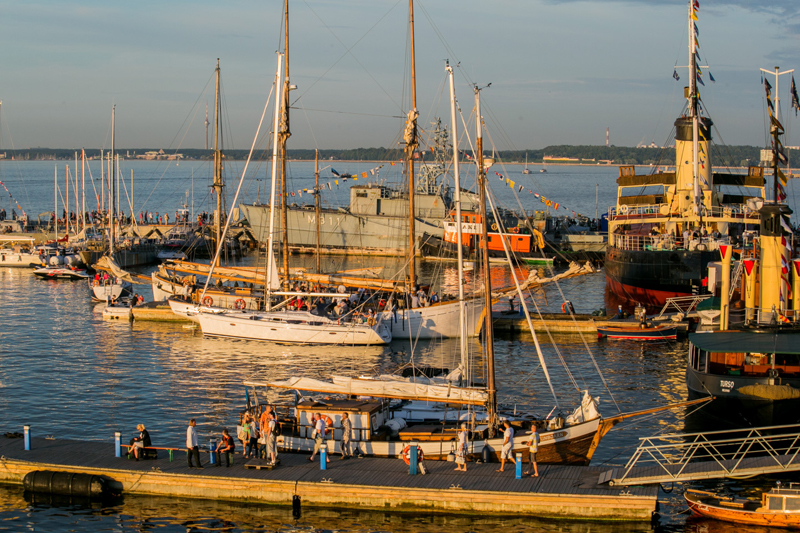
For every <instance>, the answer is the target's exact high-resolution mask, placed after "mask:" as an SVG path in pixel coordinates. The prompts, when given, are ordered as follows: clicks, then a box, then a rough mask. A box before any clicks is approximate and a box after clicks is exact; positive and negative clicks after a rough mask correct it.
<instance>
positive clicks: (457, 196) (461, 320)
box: [445, 61, 472, 385]
mask: <svg viewBox="0 0 800 533" xmlns="http://www.w3.org/2000/svg"><path fill="white" fill-rule="evenodd" d="M445 70H446V71H447V78H448V80H449V81H450V121H451V126H450V128H451V130H452V131H451V139H452V143H453V181H454V184H455V192H454V196H453V202H454V203H455V205H456V238H457V242H458V245H457V246H456V250H457V251H458V310H459V316H458V325H459V328H458V330H459V332H460V333H461V334H460V335H459V336H458V339H459V343H460V348H461V366H462V367H463V368H462V370H463V374H464V382H465V383H466V384H467V385H469V384H470V383H471V382H472V375H471V372H470V367H469V357H467V314H466V313H467V309H466V305H465V302H464V283H463V281H462V280H463V279H464V251H463V249H462V247H461V243H462V242H463V241H462V227H461V177H460V175H459V171H458V170H459V169H458V120H457V116H456V89H455V85H454V83H453V67H451V66H450V62H449V61H448V62H447V66H446V67H445Z"/></svg>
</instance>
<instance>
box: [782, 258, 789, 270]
mask: <svg viewBox="0 0 800 533" xmlns="http://www.w3.org/2000/svg"><path fill="white" fill-rule="evenodd" d="M781 273H783V274H788V273H789V265H788V263H786V258H785V257H783V256H782V255H781Z"/></svg>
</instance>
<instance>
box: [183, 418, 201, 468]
mask: <svg viewBox="0 0 800 533" xmlns="http://www.w3.org/2000/svg"><path fill="white" fill-rule="evenodd" d="M196 425H197V422H195V420H194V418H192V419H191V420H189V427H188V428H187V429H186V450H187V452H188V453H187V454H186V459H187V460H188V461H189V468H194V466H193V465H192V455H194V458H195V459H197V468H203V465H201V464H200V445H199V443H198V442H197V430H196V429H195V426H196Z"/></svg>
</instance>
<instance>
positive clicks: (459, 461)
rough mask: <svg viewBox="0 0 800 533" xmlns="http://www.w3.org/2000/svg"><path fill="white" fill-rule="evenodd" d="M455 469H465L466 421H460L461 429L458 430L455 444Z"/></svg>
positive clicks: (460, 470)
mask: <svg viewBox="0 0 800 533" xmlns="http://www.w3.org/2000/svg"><path fill="white" fill-rule="evenodd" d="M456 446H457V448H456V468H455V470H456V471H459V472H466V471H467V446H468V444H467V423H466V422H462V423H461V431H459V432H458V444H457V445H456Z"/></svg>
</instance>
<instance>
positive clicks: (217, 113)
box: [213, 58, 225, 266]
mask: <svg viewBox="0 0 800 533" xmlns="http://www.w3.org/2000/svg"><path fill="white" fill-rule="evenodd" d="M215 72H216V74H217V89H216V92H215V97H214V98H215V99H214V185H213V187H214V192H215V193H216V195H217V212H216V213H214V231H215V233H216V238H217V245H219V243H220V242H222V240H223V236H222V216H223V211H222V191H223V188H224V186H225V185H224V183H223V182H222V152H220V149H219V122H220V118H221V116H222V107H221V106H222V104H221V103H220V98H219V58H217V68H216V70H215ZM214 266H219V254H217V262H216V264H215V265H214Z"/></svg>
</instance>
